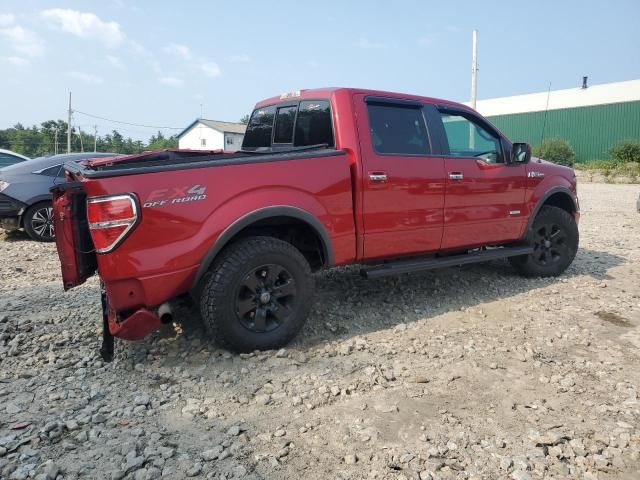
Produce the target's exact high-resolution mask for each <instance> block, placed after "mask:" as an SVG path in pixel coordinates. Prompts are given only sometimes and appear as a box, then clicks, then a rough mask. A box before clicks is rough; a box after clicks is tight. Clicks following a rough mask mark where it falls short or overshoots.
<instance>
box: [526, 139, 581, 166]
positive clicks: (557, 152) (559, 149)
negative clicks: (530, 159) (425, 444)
mask: <svg viewBox="0 0 640 480" xmlns="http://www.w3.org/2000/svg"><path fill="white" fill-rule="evenodd" d="M533 154H534V155H535V156H536V157H539V158H542V159H543V160H548V161H549V162H553V163H557V164H558V165H566V166H568V167H570V166H572V165H573V163H574V162H575V160H576V153H575V152H574V151H573V148H571V145H569V142H567V141H566V140H564V139H563V138H547V139H545V140H543V141H542V143H541V144H540V145H538V146H537V147H536V148H534V149H533Z"/></svg>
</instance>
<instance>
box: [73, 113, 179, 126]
mask: <svg viewBox="0 0 640 480" xmlns="http://www.w3.org/2000/svg"><path fill="white" fill-rule="evenodd" d="M73 112H74V113H79V114H81V115H86V116H87V117H91V118H97V119H100V120H105V121H107V122H113V123H121V124H122V125H131V126H132V127H144V128H159V129H161V130H162V129H166V130H184V127H166V126H165V127H163V126H159V125H143V124H140V123H131V122H123V121H122V120H113V119H112V118H105V117H101V116H99V115H94V114H92V113H86V112H81V111H80V110H74V111H73Z"/></svg>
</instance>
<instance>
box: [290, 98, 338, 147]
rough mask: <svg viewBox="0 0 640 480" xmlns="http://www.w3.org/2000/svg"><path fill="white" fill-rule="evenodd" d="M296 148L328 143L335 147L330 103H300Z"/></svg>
mask: <svg viewBox="0 0 640 480" xmlns="http://www.w3.org/2000/svg"><path fill="white" fill-rule="evenodd" d="M294 142H295V146H297V147H305V146H309V145H320V144H322V143H326V144H327V145H328V146H329V147H333V128H332V127H331V108H330V107H329V102H327V101H321V100H312V101H307V100H305V101H303V102H300V107H299V109H298V118H297V120H296V134H295V137H294Z"/></svg>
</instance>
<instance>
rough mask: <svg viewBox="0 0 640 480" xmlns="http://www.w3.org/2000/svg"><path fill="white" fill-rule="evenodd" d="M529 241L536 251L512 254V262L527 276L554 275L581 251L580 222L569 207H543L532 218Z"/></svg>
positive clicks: (527, 239)
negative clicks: (579, 244)
mask: <svg viewBox="0 0 640 480" xmlns="http://www.w3.org/2000/svg"><path fill="white" fill-rule="evenodd" d="M526 241H527V243H529V244H530V245H532V246H533V248H534V251H533V252H532V253H531V254H529V255H521V256H518V257H511V258H510V259H509V262H510V263H511V265H513V267H514V268H515V269H516V270H517V271H518V273H520V274H521V275H524V276H525V277H555V276H557V275H560V274H561V273H562V272H564V271H565V270H566V269H567V268H568V267H569V265H571V262H573V259H574V258H575V256H576V253H577V252H578V243H579V233H578V225H577V224H576V221H575V219H574V218H573V216H572V215H571V214H570V213H568V212H567V211H566V210H563V209H561V208H558V207H552V206H544V207H542V208H541V209H540V211H539V212H538V214H537V215H536V218H535V219H534V220H533V225H532V226H531V229H530V230H529V232H527V237H526Z"/></svg>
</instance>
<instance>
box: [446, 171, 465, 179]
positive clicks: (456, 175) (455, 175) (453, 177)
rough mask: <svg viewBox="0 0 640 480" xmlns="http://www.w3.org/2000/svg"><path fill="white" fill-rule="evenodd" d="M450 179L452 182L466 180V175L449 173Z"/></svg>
mask: <svg viewBox="0 0 640 480" xmlns="http://www.w3.org/2000/svg"><path fill="white" fill-rule="evenodd" d="M449 178H450V179H451V180H462V179H464V175H463V174H462V172H451V173H449Z"/></svg>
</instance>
